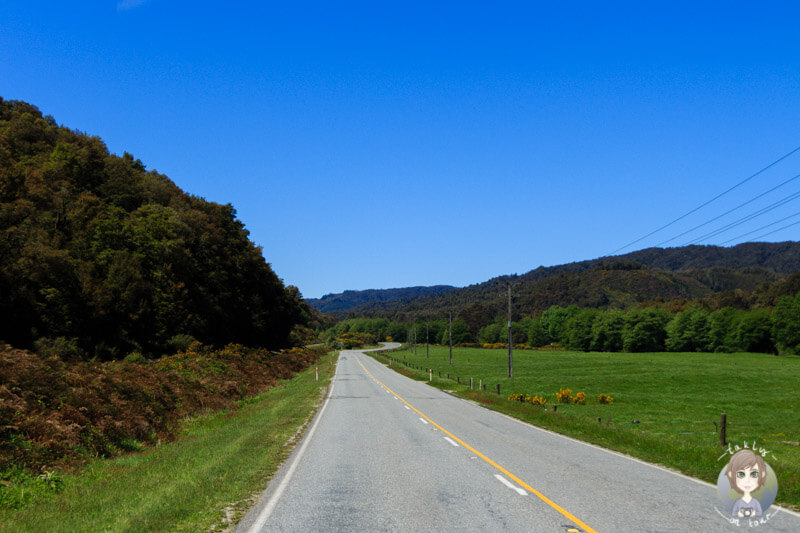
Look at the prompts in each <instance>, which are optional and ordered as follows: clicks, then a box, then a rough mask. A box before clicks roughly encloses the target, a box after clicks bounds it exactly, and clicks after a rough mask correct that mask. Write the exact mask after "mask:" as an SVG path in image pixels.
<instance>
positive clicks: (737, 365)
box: [380, 345, 800, 509]
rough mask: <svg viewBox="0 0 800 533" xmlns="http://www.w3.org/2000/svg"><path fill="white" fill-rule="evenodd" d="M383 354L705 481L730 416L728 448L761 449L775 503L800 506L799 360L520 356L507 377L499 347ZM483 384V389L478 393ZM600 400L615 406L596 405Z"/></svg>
mask: <svg viewBox="0 0 800 533" xmlns="http://www.w3.org/2000/svg"><path fill="white" fill-rule="evenodd" d="M387 355H388V356H390V357H392V358H394V361H392V362H391V363H390V366H392V367H393V368H395V369H396V370H398V371H400V372H402V373H404V374H406V375H410V376H411V377H414V378H415V379H421V380H424V381H428V372H427V371H425V370H422V369H425V368H432V369H433V375H434V379H433V382H432V383H431V384H432V385H434V386H436V387H439V388H442V389H447V390H452V391H454V392H455V393H456V394H458V395H460V396H462V397H464V398H469V399H472V400H474V401H478V402H481V403H483V404H484V405H487V406H488V407H491V408H493V409H497V410H499V411H502V412H504V413H507V414H509V415H512V416H515V417H517V418H521V419H523V420H526V421H528V422H531V423H533V424H535V425H537V426H541V427H546V428H549V429H552V430H554V431H556V432H559V433H562V434H566V435H569V436H572V437H575V438H579V439H581V440H585V441H589V442H593V443H596V444H599V445H601V446H604V447H606V448H611V449H614V450H618V451H621V452H623V453H626V454H629V455H632V456H635V457H639V458H641V459H644V460H646V461H650V462H654V463H658V464H662V465H664V466H667V467H670V468H673V469H676V470H679V471H681V472H684V473H686V474H689V475H692V476H695V477H698V478H701V479H704V480H706V481H709V482H711V483H716V480H717V475H718V474H719V472H720V470H721V469H722V468H723V467H724V466H725V464H726V463H727V457H729V456H727V457H726V458H722V459H719V457H720V456H721V455H722V454H723V453H724V450H723V448H722V447H721V445H720V442H719V440H720V439H719V432H718V428H717V427H716V426H715V422H716V423H717V424H719V423H720V415H721V413H726V414H727V420H728V423H727V437H728V438H727V441H728V442H729V443H730V444H731V445H732V446H733V445H737V444H738V445H740V446H741V445H742V444H743V443H744V442H745V441H746V442H748V443H749V445H751V444H752V443H753V441H755V442H756V444H757V446H759V447H763V448H766V449H767V450H768V451H769V453H768V454H767V455H766V457H765V460H766V461H767V463H769V464H770V465H771V466H772V467H773V468H774V469H775V471H776V473H777V475H778V483H779V488H778V501H779V503H782V504H784V505H787V506H789V507H793V508H795V509H797V508H799V507H800V446H798V444H797V442H796V441H800V399H798V396H797V390H798V382H799V381H800V380H799V378H800V357H796V356H791V357H776V356H773V355H764V354H751V353H738V354H710V353H644V354H642V353H637V354H633V353H583V352H568V351H522V350H518V351H515V352H514V377H513V378H512V379H509V378H508V377H507V376H508V351H507V350H502V349H501V350H486V349H478V348H454V349H453V366H450V365H449V363H448V359H449V351H448V348H447V347H441V346H432V347H431V349H430V358H429V359H428V358H426V355H425V346H424V345H422V346H418V347H417V355H414V354H413V352H412V351H411V350H409V349H405V350H403V351H396V352H392V353H389V354H387ZM380 359H381V360H382V361H383V362H389V361H388V359H386V358H383V357H381V358H380ZM439 373H441V376H442V378H439V377H438V376H439ZM447 374H449V375H450V378H451V379H446V378H445V376H446V375H447ZM457 378H460V380H461V385H458V384H457V383H456V379H457ZM469 378H473V383H474V385H473V389H472V390H470V388H469ZM479 380H481V381H482V382H483V383H484V384H486V385H487V386H486V391H485V392H483V391H481V392H478V390H477V389H478V383H479ZM497 384H500V392H501V394H500V395H499V396H498V395H497V393H496V388H495V387H496V385H497ZM560 388H564V389H567V388H569V389H572V391H573V395H575V394H577V393H578V392H585V393H586V405H575V404H562V403H558V402H557V400H556V393H557V392H558V391H559V389H560ZM512 393H516V394H529V395H531V396H533V395H539V396H543V397H545V398H546V399H547V406H546V409H543V408H541V407H537V406H533V405H531V404H527V403H520V402H517V401H511V400H508V399H507V398H508V395H509V394H512ZM601 393H603V394H608V395H610V396H612V397H613V398H614V401H613V403H611V404H607V405H601V404H600V403H599V402H598V399H597V396H598V395H599V394H601ZM553 405H558V410H557V412H554V411H553V409H552V407H553ZM598 419H599V421H598ZM634 421H638V422H636V423H635V422H634ZM793 441H794V444H792V442H793Z"/></svg>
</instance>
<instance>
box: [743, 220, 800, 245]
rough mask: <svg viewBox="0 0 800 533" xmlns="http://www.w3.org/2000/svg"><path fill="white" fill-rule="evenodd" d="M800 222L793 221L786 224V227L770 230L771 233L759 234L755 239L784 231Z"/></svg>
mask: <svg viewBox="0 0 800 533" xmlns="http://www.w3.org/2000/svg"><path fill="white" fill-rule="evenodd" d="M798 224H800V221H798V222H793V223H791V224H789V225H788V226H784V227H782V228H778V229H776V230H774V231H770V232H769V233H765V234H764V235H759V236H758V237H756V238H755V239H753V240H755V241H757V240H758V239H763V238H764V237H766V236H768V235H772V234H773V233H778V232H779V231H783V230H785V229H786V228H791V227H792V226H796V225H798Z"/></svg>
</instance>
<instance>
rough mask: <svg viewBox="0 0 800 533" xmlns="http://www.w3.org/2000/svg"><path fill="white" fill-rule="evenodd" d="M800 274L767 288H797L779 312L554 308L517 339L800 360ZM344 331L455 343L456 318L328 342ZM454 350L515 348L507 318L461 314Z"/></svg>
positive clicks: (366, 322)
mask: <svg viewBox="0 0 800 533" xmlns="http://www.w3.org/2000/svg"><path fill="white" fill-rule="evenodd" d="M798 283H800V273H799V274H795V275H793V276H791V277H790V278H787V279H786V280H784V281H782V282H780V283H776V284H774V285H771V286H768V287H767V288H765V289H764V293H765V294H767V295H774V294H776V293H780V292H784V291H786V290H788V289H789V288H793V289H795V291H794V294H792V295H789V294H784V295H783V296H779V297H777V301H776V303H775V305H774V306H772V307H754V308H752V309H749V310H742V309H736V308H734V307H731V306H724V307H720V306H719V305H717V306H716V307H714V308H712V307H711V306H710V305H709V304H710V303H717V304H718V303H719V302H718V301H716V300H705V301H696V302H690V301H687V300H682V301H673V302H670V303H665V302H662V303H651V304H648V305H644V306H635V307H631V308H628V309H613V308H612V309H596V308H581V307H578V306H568V307H561V306H558V305H554V306H551V307H550V308H548V309H547V310H545V311H544V312H541V313H534V314H532V315H528V316H521V317H520V316H517V318H516V319H515V320H514V321H512V328H511V337H512V342H513V343H514V344H515V345H523V346H524V347H542V346H553V345H556V346H560V347H565V348H568V349H572V350H582V351H590V350H591V351H606V352H619V351H627V352H660V351H673V352H687V351H692V352H694V351H697V352H737V351H743V352H762V353H780V354H800V290H797V285H798ZM344 333H367V334H370V335H372V336H373V337H374V339H375V340H383V339H386V338H391V339H392V340H394V341H400V342H417V343H420V344H422V343H425V342H426V341H427V342H431V343H439V344H446V343H448V342H450V335H451V329H450V324H449V320H447V319H444V318H442V316H441V315H439V316H435V315H434V316H431V317H430V318H428V319H422V318H417V319H415V320H411V321H406V322H400V321H395V320H389V319H387V318H351V319H347V320H344V321H342V322H339V323H338V324H336V326H334V327H332V328H330V329H328V330H327V331H326V332H325V334H324V336H325V338H326V340H327V341H328V342H330V343H331V344H332V345H335V344H336V342H337V339H340V338H341V336H342V334H344ZM452 342H453V344H482V345H497V344H507V343H508V325H507V316H506V315H504V314H501V315H495V314H493V313H492V311H491V310H490V309H489V307H487V306H485V305H483V304H479V303H476V304H473V305H472V306H470V307H467V308H464V309H462V310H461V311H460V312H458V313H456V314H454V316H453V324H452Z"/></svg>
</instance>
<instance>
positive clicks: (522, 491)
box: [494, 474, 528, 496]
mask: <svg viewBox="0 0 800 533" xmlns="http://www.w3.org/2000/svg"><path fill="white" fill-rule="evenodd" d="M494 477H496V478H497V480H498V481H499V482H500V483H502V484H503V485H505V486H506V487H508V488H509V489H511V490H513V491H514V492H516V493H517V494H519V495H520V496H525V495H526V494H528V491H527V490H525V489H523V488H521V487H517V486H516V485H514V484H513V483H511V482H510V481H509V480H507V479H506V478H504V477H503V476H501V475H500V474H495V475H494Z"/></svg>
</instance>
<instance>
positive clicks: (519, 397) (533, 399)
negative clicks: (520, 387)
mask: <svg viewBox="0 0 800 533" xmlns="http://www.w3.org/2000/svg"><path fill="white" fill-rule="evenodd" d="M508 399H509V400H514V401H517V402H522V403H529V404H531V405H535V406H537V407H544V406H545V404H546V403H547V398H544V397H542V396H536V395H534V396H531V395H530V394H509V395H508Z"/></svg>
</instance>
